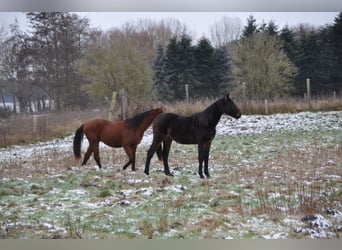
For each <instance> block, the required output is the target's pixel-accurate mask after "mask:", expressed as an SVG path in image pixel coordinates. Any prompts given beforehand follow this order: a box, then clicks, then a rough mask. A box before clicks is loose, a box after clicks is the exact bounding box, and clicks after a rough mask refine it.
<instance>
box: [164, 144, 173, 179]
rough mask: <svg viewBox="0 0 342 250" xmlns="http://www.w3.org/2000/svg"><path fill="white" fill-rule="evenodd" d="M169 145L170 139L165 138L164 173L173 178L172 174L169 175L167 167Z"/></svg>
mask: <svg viewBox="0 0 342 250" xmlns="http://www.w3.org/2000/svg"><path fill="white" fill-rule="evenodd" d="M171 143H172V139H171V138H166V139H165V140H164V142H163V163H164V173H165V174H166V175H168V176H173V174H171V173H170V167H169V162H168V159H169V153H170V148H171Z"/></svg>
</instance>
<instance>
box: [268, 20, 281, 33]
mask: <svg viewBox="0 0 342 250" xmlns="http://www.w3.org/2000/svg"><path fill="white" fill-rule="evenodd" d="M266 32H267V33H268V34H269V35H270V36H277V35H278V26H277V25H276V24H275V22H274V21H272V20H271V21H270V22H269V23H268V24H267V27H266Z"/></svg>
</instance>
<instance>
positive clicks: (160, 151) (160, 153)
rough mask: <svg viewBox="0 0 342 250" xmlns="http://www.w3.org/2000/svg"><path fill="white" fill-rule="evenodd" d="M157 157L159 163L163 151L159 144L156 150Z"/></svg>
mask: <svg viewBox="0 0 342 250" xmlns="http://www.w3.org/2000/svg"><path fill="white" fill-rule="evenodd" d="M157 156H158V159H159V160H160V161H161V160H162V159H163V149H162V145H161V144H160V145H159V147H158V148H157Z"/></svg>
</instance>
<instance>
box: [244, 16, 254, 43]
mask: <svg viewBox="0 0 342 250" xmlns="http://www.w3.org/2000/svg"><path fill="white" fill-rule="evenodd" d="M257 28H258V26H257V24H256V20H255V18H254V17H253V16H252V15H250V16H249V17H248V18H247V25H246V26H245V27H244V28H243V31H242V38H243V39H245V38H248V37H250V36H252V35H253V34H254V33H256V32H257Z"/></svg>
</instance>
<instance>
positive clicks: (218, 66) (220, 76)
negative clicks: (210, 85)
mask: <svg viewBox="0 0 342 250" xmlns="http://www.w3.org/2000/svg"><path fill="white" fill-rule="evenodd" d="M212 58H213V59H212V60H213V65H214V67H213V75H214V82H215V83H216V84H215V87H216V90H215V91H216V92H215V94H213V96H219V95H222V93H226V92H227V91H231V90H232V87H233V85H232V77H231V75H232V73H231V65H230V63H229V58H228V53H227V51H226V49H225V48H224V47H220V48H217V49H215V51H214V53H213V56H212Z"/></svg>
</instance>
